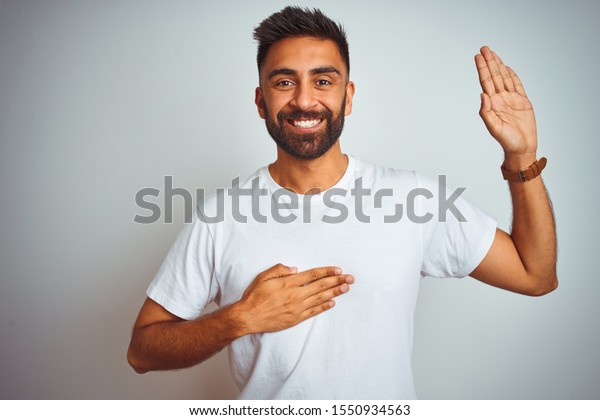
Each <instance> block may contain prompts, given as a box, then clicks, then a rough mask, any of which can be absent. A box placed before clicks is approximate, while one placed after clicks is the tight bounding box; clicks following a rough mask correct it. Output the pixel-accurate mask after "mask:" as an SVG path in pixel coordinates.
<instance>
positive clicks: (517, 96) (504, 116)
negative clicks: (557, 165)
mask: <svg viewBox="0 0 600 420" xmlns="http://www.w3.org/2000/svg"><path fill="white" fill-rule="evenodd" d="M480 51H481V54H477V55H476V56H475V64H476V66H477V72H478V73H479V82H480V83H481V87H482V89H483V93H482V94H481V109H480V110H479V115H480V116H481V118H482V119H483V122H484V123H485V126H486V127H487V129H488V131H489V132H490V134H491V135H492V136H493V137H494V138H495V139H496V140H497V141H498V142H499V143H500V145H501V146H502V148H503V149H504V153H505V155H506V156H507V157H508V156H511V155H522V156H526V155H529V156H535V153H536V150H537V130H536V125H535V116H534V113H533V107H532V105H531V102H529V99H528V98H527V95H526V94H525V89H524V88H523V85H522V84H521V81H520V80H519V77H518V76H517V75H516V74H515V72H514V71H513V70H512V69H511V68H510V67H507V66H505V65H504V63H503V62H502V60H501V59H500V57H498V55H496V53H495V52H493V51H492V50H490V49H489V48H488V47H482V48H481V50H480ZM534 160H535V159H534Z"/></svg>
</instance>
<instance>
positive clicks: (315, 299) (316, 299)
mask: <svg viewBox="0 0 600 420" xmlns="http://www.w3.org/2000/svg"><path fill="white" fill-rule="evenodd" d="M349 291H350V285H349V284H348V283H344V284H341V285H336V286H334V287H332V288H330V289H327V290H324V291H322V292H320V293H317V294H315V295H312V296H310V297H309V298H308V299H305V300H304V301H303V302H302V303H303V305H304V306H305V307H307V308H310V307H313V306H318V305H321V304H323V303H325V302H327V301H329V300H332V299H333V298H335V297H338V296H339V295H342V294H344V293H348V292H349Z"/></svg>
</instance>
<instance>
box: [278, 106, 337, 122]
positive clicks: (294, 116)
mask: <svg viewBox="0 0 600 420" xmlns="http://www.w3.org/2000/svg"><path fill="white" fill-rule="evenodd" d="M332 117H333V113H332V112H331V111H330V110H328V109H324V110H323V111H302V110H299V109H295V110H293V111H289V112H286V111H279V112H278V113H277V120H278V121H279V122H283V121H285V120H300V119H306V120H317V119H327V120H329V119H331V118H332Z"/></svg>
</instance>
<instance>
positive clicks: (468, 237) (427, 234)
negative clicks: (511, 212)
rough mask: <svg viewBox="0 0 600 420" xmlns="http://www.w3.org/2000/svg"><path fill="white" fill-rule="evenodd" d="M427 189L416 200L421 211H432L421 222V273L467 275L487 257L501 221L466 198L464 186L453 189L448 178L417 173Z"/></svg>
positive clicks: (440, 275)
mask: <svg viewBox="0 0 600 420" xmlns="http://www.w3.org/2000/svg"><path fill="white" fill-rule="evenodd" d="M417 182H418V184H419V187H420V188H423V189H424V191H429V192H430V193H431V194H428V193H426V194H423V195H421V196H420V197H419V201H418V202H417V203H416V208H420V214H421V215H426V214H431V215H432V216H433V217H431V218H430V219H429V220H428V221H427V222H423V223H422V224H421V233H422V241H423V242H422V245H423V263H422V268H421V273H422V274H423V275H428V276H432V277H458V278H462V277H466V276H468V275H469V274H470V273H471V272H472V271H473V270H474V269H475V268H477V266H478V265H479V263H480V262H481V261H482V260H483V258H484V257H485V255H486V254H487V252H488V251H489V249H490V247H491V246H492V242H493V241H494V237H495V234H496V226H497V222H496V220H495V219H494V218H492V217H491V216H489V215H488V214H486V213H485V212H483V211H482V210H480V209H479V208H477V207H475V206H474V205H472V204H470V203H468V202H467V201H466V200H464V199H463V197H462V193H463V192H464V189H461V188H457V189H456V190H454V191H453V190H450V189H448V188H447V187H446V185H445V177H439V179H438V181H437V182H436V181H433V180H431V179H429V178H426V177H423V176H420V175H417Z"/></svg>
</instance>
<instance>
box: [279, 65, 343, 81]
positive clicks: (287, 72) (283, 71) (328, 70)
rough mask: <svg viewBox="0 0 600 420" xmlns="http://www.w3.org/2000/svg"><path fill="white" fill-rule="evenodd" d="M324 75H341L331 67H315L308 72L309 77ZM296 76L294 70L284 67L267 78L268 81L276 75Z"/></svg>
mask: <svg viewBox="0 0 600 420" xmlns="http://www.w3.org/2000/svg"><path fill="white" fill-rule="evenodd" d="M324 73H335V74H337V75H338V76H341V75H342V74H341V73H340V71H339V70H338V69H336V68H335V67H333V66H324V67H317V68H314V69H311V70H310V75H311V76H315V75H317V74H324ZM297 74H298V72H297V71H296V70H292V69H288V68H285V67H284V68H279V69H275V70H273V71H271V72H270V73H269V76H268V78H269V79H270V78H272V77H274V76H278V75H286V76H296V75H297Z"/></svg>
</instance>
